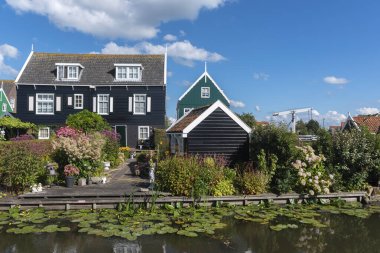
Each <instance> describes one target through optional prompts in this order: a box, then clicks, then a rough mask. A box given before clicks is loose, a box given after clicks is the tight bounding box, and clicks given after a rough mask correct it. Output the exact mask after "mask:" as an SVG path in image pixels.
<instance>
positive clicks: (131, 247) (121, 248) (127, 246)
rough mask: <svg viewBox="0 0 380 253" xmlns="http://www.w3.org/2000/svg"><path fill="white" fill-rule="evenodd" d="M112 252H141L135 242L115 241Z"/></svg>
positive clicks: (139, 246) (140, 248)
mask: <svg viewBox="0 0 380 253" xmlns="http://www.w3.org/2000/svg"><path fill="white" fill-rule="evenodd" d="M113 252H114V253H141V252H142V247H141V245H140V244H138V243H136V242H125V243H124V242H123V243H116V244H115V245H114V246H113Z"/></svg>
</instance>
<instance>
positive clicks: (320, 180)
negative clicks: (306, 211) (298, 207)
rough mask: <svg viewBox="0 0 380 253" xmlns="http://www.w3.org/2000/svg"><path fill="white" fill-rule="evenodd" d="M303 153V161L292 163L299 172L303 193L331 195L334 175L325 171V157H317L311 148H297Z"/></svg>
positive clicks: (298, 181) (299, 183)
mask: <svg viewBox="0 0 380 253" xmlns="http://www.w3.org/2000/svg"><path fill="white" fill-rule="evenodd" d="M297 148H298V149H299V150H301V151H302V154H303V159H302V160H296V161H295V162H293V163H292V166H293V168H294V169H296V170H297V172H298V173H297V175H298V179H297V183H298V186H299V189H300V191H301V192H302V193H308V194H310V195H316V194H319V193H325V194H328V193H330V187H331V185H332V183H333V179H334V175H332V174H328V173H327V172H326V170H325V166H324V161H325V158H324V156H323V155H319V156H318V155H316V154H315V153H314V150H313V148H312V147H310V146H306V147H297Z"/></svg>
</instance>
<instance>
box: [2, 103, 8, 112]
mask: <svg viewBox="0 0 380 253" xmlns="http://www.w3.org/2000/svg"><path fill="white" fill-rule="evenodd" d="M1 110H2V111H3V112H6V111H7V104H6V103H3V104H2V106H1Z"/></svg>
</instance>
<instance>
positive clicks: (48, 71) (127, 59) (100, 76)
mask: <svg viewBox="0 0 380 253" xmlns="http://www.w3.org/2000/svg"><path fill="white" fill-rule="evenodd" d="M56 63H79V64H81V65H82V66H83V67H84V69H83V71H82V73H81V74H80V80H79V81H58V80H56V65H55V64H56ZM115 63H119V64H121V63H125V64H141V65H142V67H143V71H142V80H141V82H131V81H129V82H124V81H123V82H119V81H117V82H115V81H114V79H115V66H114V64H115ZM164 65H165V56H164V55H125V54H122V55H111V54H61V53H33V55H32V56H31V58H30V60H29V63H28V64H27V66H26V67H25V69H24V71H23V73H22V74H21V76H20V79H19V80H18V83H27V84H69V85H112V84H141V85H164V72H165V66H164Z"/></svg>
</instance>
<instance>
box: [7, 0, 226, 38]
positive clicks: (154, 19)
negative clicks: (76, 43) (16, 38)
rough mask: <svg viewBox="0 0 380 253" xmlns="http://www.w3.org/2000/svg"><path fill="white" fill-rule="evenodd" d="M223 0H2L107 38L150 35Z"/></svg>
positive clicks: (64, 26)
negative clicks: (166, 24) (161, 27)
mask: <svg viewBox="0 0 380 253" xmlns="http://www.w3.org/2000/svg"><path fill="white" fill-rule="evenodd" d="M225 1H226V0H192V1H178V0H160V1H157V0H113V1H112V3H111V4H110V2H109V1H104V0H91V1H90V0H54V1H52V0H6V2H7V3H8V5H10V6H11V7H12V8H13V9H15V10H16V11H17V12H19V13H25V12H32V13H36V14H38V15H41V16H46V17H47V18H48V19H49V20H50V21H51V22H52V23H54V24H55V25H56V26H58V27H59V28H61V29H73V30H77V31H79V32H83V33H88V34H92V35H95V36H100V37H107V38H126V39H131V40H140V39H149V38H153V37H155V36H156V35H157V33H158V32H159V28H158V27H159V26H160V25H161V24H162V23H165V22H170V21H173V20H195V19H196V18H197V17H198V15H199V13H200V11H201V10H212V9H217V8H219V7H221V6H222V5H223V4H224V3H225Z"/></svg>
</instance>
